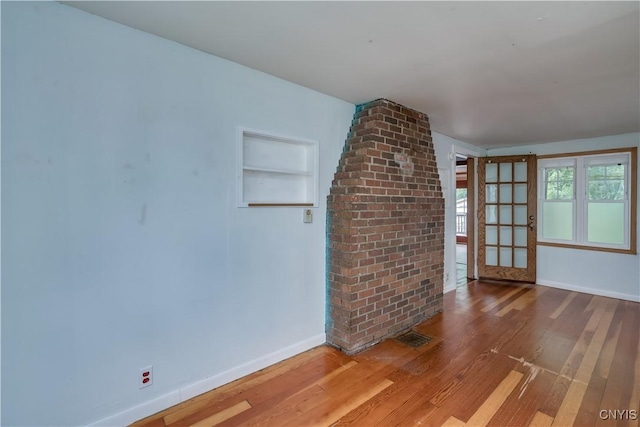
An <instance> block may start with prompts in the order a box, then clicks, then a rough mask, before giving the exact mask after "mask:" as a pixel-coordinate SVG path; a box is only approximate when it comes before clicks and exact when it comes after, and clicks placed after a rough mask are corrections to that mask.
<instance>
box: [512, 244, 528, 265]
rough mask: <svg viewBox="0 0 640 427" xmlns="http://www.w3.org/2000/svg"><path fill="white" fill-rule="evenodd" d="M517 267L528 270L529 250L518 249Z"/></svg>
mask: <svg viewBox="0 0 640 427" xmlns="http://www.w3.org/2000/svg"><path fill="white" fill-rule="evenodd" d="M514 255H515V256H514V258H515V263H514V264H515V265H514V267H517V268H527V250H526V249H516V250H515V253H514Z"/></svg>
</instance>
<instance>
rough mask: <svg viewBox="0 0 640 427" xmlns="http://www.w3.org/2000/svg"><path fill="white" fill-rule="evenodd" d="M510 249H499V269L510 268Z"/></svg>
mask: <svg viewBox="0 0 640 427" xmlns="http://www.w3.org/2000/svg"><path fill="white" fill-rule="evenodd" d="M511 265H512V264H511V248H500V267H511Z"/></svg>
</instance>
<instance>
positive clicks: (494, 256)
mask: <svg viewBox="0 0 640 427" xmlns="http://www.w3.org/2000/svg"><path fill="white" fill-rule="evenodd" d="M486 254H487V255H486V259H485V264H486V265H498V248H496V247H495V246H493V247H492V246H487V252H486Z"/></svg>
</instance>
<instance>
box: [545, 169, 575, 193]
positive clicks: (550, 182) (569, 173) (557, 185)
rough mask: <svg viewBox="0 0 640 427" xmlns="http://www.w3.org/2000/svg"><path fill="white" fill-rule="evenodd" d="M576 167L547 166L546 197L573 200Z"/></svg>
mask: <svg viewBox="0 0 640 427" xmlns="http://www.w3.org/2000/svg"><path fill="white" fill-rule="evenodd" d="M573 179H574V168H572V167H562V168H546V169H545V182H544V188H545V199H547V200H571V199H573Z"/></svg>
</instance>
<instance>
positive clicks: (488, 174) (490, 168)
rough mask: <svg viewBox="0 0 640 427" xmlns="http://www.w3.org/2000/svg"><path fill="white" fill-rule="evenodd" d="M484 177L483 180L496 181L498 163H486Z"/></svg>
mask: <svg viewBox="0 0 640 427" xmlns="http://www.w3.org/2000/svg"><path fill="white" fill-rule="evenodd" d="M485 178H486V179H485V182H497V181H498V165H497V164H496V163H487V167H486V170H485Z"/></svg>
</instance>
